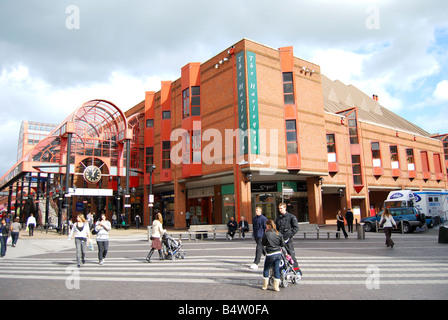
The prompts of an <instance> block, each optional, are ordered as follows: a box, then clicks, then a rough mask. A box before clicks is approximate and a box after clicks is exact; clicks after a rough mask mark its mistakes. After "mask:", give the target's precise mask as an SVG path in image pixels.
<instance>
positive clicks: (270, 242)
mask: <svg viewBox="0 0 448 320" xmlns="http://www.w3.org/2000/svg"><path fill="white" fill-rule="evenodd" d="M261 243H262V245H263V246H265V247H266V258H265V260H264V269H263V287H262V289H263V290H266V289H267V288H268V284H269V269H270V268H271V266H272V265H273V266H274V283H273V285H274V291H277V292H278V291H280V262H281V260H282V253H281V247H284V246H285V240H284V239H283V236H282V234H281V233H280V232H278V231H277V229H276V227H275V223H274V221H272V220H271V219H268V221H266V232H265V233H264V236H263V240H262V241H261Z"/></svg>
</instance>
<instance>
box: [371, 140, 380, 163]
mask: <svg viewBox="0 0 448 320" xmlns="http://www.w3.org/2000/svg"><path fill="white" fill-rule="evenodd" d="M371 148H372V162H373V166H374V167H381V151H380V143H379V142H372V143H371Z"/></svg>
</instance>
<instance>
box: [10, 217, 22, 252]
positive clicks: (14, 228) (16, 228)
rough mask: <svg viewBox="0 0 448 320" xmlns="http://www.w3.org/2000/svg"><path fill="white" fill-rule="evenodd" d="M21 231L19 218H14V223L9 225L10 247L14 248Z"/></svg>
mask: <svg viewBox="0 0 448 320" xmlns="http://www.w3.org/2000/svg"><path fill="white" fill-rule="evenodd" d="M21 229H22V227H21V226H20V223H19V218H18V217H17V218H15V219H14V222H13V223H12V225H11V238H12V244H11V246H12V247H15V246H16V244H17V240H19V233H20V230H21Z"/></svg>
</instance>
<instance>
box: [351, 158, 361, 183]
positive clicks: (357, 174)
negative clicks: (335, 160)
mask: <svg viewBox="0 0 448 320" xmlns="http://www.w3.org/2000/svg"><path fill="white" fill-rule="evenodd" d="M352 170H353V184H354V185H355V186H359V185H362V175H361V157H360V156H358V155H355V156H353V155H352Z"/></svg>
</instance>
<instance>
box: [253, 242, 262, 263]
mask: <svg viewBox="0 0 448 320" xmlns="http://www.w3.org/2000/svg"><path fill="white" fill-rule="evenodd" d="M261 240H263V238H255V242H256V243H257V248H256V249H255V260H254V263H255V264H259V263H260V260H261V255H262V253H263V245H262V244H261Z"/></svg>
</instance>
